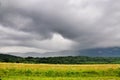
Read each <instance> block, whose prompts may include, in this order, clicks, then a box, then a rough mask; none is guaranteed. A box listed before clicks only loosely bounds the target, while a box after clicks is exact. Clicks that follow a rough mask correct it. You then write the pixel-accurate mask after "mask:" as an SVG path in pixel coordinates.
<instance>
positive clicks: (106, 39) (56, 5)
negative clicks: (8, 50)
mask: <svg viewBox="0 0 120 80" xmlns="http://www.w3.org/2000/svg"><path fill="white" fill-rule="evenodd" d="M119 3H120V1H119V0H59V1H58V0H51V1H50V0H25V1H21V0H1V6H0V35H1V36H0V41H1V44H2V46H5V45H6V46H7V45H15V46H28V47H37V48H42V47H41V46H40V45H39V46H38V44H37V45H35V44H31V43H32V41H39V42H40V41H44V40H48V39H51V38H52V37H53V34H55V33H57V34H60V35H62V36H63V37H64V38H65V39H69V40H71V41H73V42H75V43H77V44H72V45H73V47H74V48H76V49H82V48H92V47H110V46H120V42H119V40H120V36H119V34H120V32H119V31H120V27H119V26H120V6H119ZM4 40H5V41H4ZM28 40H31V42H30V41H29V42H28ZM2 41H3V42H2ZM58 45H59V43H58ZM48 48H49V47H47V49H48Z"/></svg>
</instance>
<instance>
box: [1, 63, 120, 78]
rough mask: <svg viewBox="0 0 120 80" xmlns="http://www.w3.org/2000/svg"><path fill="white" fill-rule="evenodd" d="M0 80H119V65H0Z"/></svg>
mask: <svg viewBox="0 0 120 80" xmlns="http://www.w3.org/2000/svg"><path fill="white" fill-rule="evenodd" d="M0 80H120V64H81V65H78V64H77V65H62V64H23V63H0Z"/></svg>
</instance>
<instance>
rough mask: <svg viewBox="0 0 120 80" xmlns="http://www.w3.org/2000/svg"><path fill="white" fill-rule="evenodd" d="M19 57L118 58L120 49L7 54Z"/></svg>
mask: <svg viewBox="0 0 120 80" xmlns="http://www.w3.org/2000/svg"><path fill="white" fill-rule="evenodd" d="M9 54H11V55H15V56H21V57H58V56H89V57H120V47H109V48H92V49H84V50H76V51H75V50H74V51H73V50H66V51H59V52H47V53H35V52H29V53H9Z"/></svg>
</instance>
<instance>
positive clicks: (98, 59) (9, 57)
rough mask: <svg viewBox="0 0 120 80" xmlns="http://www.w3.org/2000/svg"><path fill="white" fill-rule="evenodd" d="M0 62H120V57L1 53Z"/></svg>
mask: <svg viewBox="0 0 120 80" xmlns="http://www.w3.org/2000/svg"><path fill="white" fill-rule="evenodd" d="M0 62H12V63H37V64H38V63H46V64H119V63H120V57H87V56H66V57H25V58H23V57H17V56H13V55H8V54H0Z"/></svg>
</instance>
